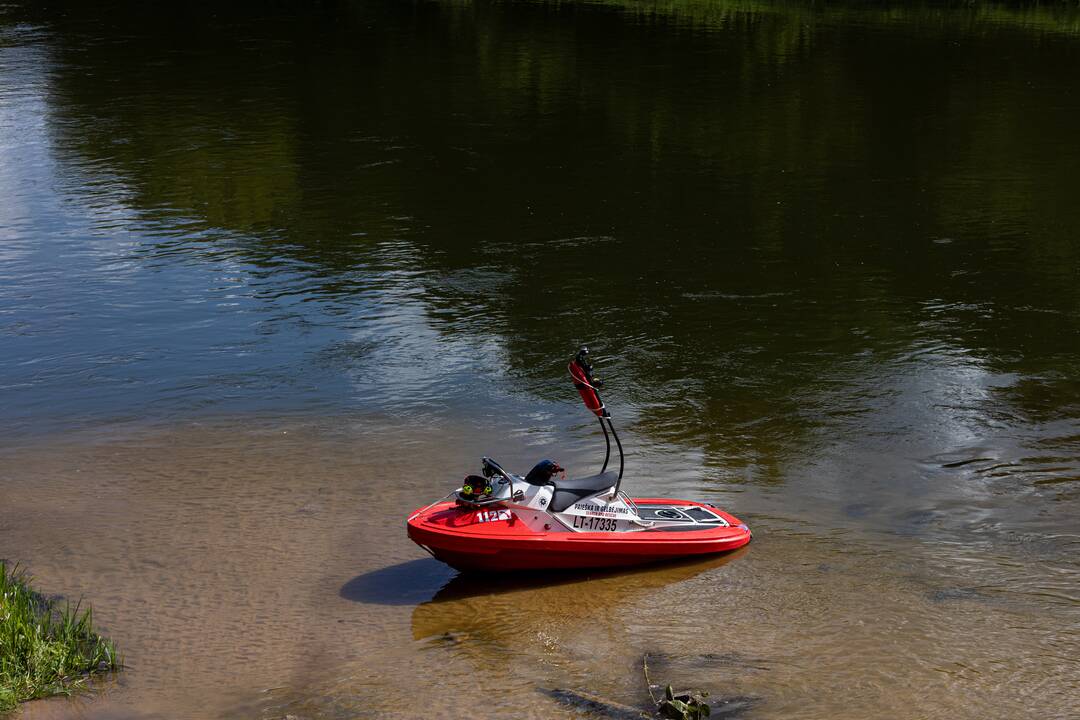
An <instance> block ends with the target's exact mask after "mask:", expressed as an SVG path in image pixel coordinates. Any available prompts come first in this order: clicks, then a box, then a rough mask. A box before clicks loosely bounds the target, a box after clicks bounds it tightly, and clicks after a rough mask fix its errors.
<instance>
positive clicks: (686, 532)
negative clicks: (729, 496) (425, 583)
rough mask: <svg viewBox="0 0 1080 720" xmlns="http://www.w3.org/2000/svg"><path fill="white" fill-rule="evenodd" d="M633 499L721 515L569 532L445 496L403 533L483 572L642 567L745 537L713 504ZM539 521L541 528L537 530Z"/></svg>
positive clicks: (728, 546)
mask: <svg viewBox="0 0 1080 720" xmlns="http://www.w3.org/2000/svg"><path fill="white" fill-rule="evenodd" d="M634 503H635V504H636V505H637V506H638V507H639V508H640V510H641V512H642V516H646V515H647V514H648V515H652V516H654V517H655V516H656V513H657V511H658V510H662V509H664V508H673V509H674V508H681V509H683V510H689V514H690V516H691V517H693V516H694V515H695V514H696V515H697V516H698V517H708V516H711V517H718V518H719V520H712V521H709V522H693V523H685V522H682V523H673V522H664V521H662V520H658V521H654V522H653V524H652V526H650V527H648V528H645V529H641V530H634V531H622V532H602V531H601V532H572V531H570V530H568V529H566V528H565V527H563V526H561V525H560V524H558V521H557V520H555V519H554V518H551V517H550V516H549V517H547V518H546V521H545V518H544V516H543V514H542V513H540V512H537V511H533V510H529V509H526V508H513V509H512V510H511V509H502V510H498V509H495V510H483V509H477V508H472V507H467V506H461V505H458V504H456V503H454V502H452V501H446V502H441V503H437V504H435V505H434V506H431V507H429V508H424V509H421V510H417V511H416V512H414V513H413V515H412V516H411V517H410V518H409V520H408V532H409V537H410V538H411V539H412V540H413V542H415V543H416V544H417V545H420V546H421V547H422V548H424V549H425V550H427V551H428V552H430V553H431V554H432V555H433V556H434V557H435V558H436V559H438V560H441V561H442V562H444V563H446V564H447V565H450V566H451V567H454V568H456V569H458V570H463V571H488V572H492V571H512V570H555V569H569V568H581V569H584V568H607V567H626V566H632V565H644V564H648V563H656V562H662V561H665V560H674V559H678V558H687V557H692V556H705V555H715V554H718V553H725V552H730V551H732V550H735V549H737V548H740V547H742V546H743V545H746V544H747V543H748V542H750V538H751V534H750V530H749V528H747V527H746V525H745V524H744V523H743V522H742V521H741V520H739V519H738V518H736V517H734V516H733V515H729V514H728V513H725V512H724V511H722V510H719V509H718V508H715V507H713V506H711V505H707V504H705V503H695V502H692V501H688V500H673V499H666V498H635V499H634ZM694 508H702V509H704V510H705V512H701V511H695V510H694ZM525 516H528V517H525ZM538 525H539V526H541V527H546V529H544V530H538V529H536V528H537V526H538ZM553 526H554V527H553Z"/></svg>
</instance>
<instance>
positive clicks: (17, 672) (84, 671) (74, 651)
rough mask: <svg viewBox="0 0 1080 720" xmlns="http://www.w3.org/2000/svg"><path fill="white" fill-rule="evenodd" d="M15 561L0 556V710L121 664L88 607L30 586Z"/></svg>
mask: <svg viewBox="0 0 1080 720" xmlns="http://www.w3.org/2000/svg"><path fill="white" fill-rule="evenodd" d="M29 583H30V578H29V577H28V576H27V575H26V574H25V573H23V572H20V571H19V568H18V566H15V567H12V568H10V569H9V568H8V566H7V564H6V563H4V562H0V713H2V712H4V711H7V710H11V709H13V708H14V707H15V706H16V704H18V703H19V702H22V701H23V700H32V699H34V698H41V697H47V696H49V695H63V694H68V693H70V692H72V691H73V690H75V689H77V688H79V687H80V686H83V685H84V684H85V683H86V679H87V677H88V676H89V675H90V673H94V672H108V671H111V670H116V669H118V668H119V667H120V661H119V659H118V658H117V656H116V648H115V647H114V646H113V644H112V642H110V641H109V640H106V639H104V638H102V637H101V636H99V635H97V634H96V633H95V632H94V628H93V615H92V613H91V611H90V610H89V609H87V610H80V608H79V606H78V605H76V606H75V607H71V605H69V604H65V605H64V606H63V607H62V608H61V607H59V606H58V604H57V603H54V602H51V601H48V600H46V599H45V598H43V597H42V596H41V595H39V594H38V593H36V592H34V591H33V590H32V589H31V588H30V585H29Z"/></svg>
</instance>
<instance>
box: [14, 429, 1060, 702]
mask: <svg viewBox="0 0 1080 720" xmlns="http://www.w3.org/2000/svg"><path fill="white" fill-rule="evenodd" d="M483 445H484V443H483V442H482V439H480V438H477V437H475V436H469V434H468V433H466V432H464V431H461V432H458V433H457V434H455V432H454V431H453V430H450V431H447V432H445V433H443V434H442V435H439V436H435V437H432V436H430V435H428V434H424V433H419V432H417V431H415V430H409V429H408V428H407V427H404V426H398V425H395V424H394V423H392V422H387V421H386V420H385V419H381V418H372V419H370V420H367V421H358V420H356V419H353V420H351V421H349V422H347V423H345V422H342V423H331V422H325V423H311V422H308V423H304V422H300V421H278V422H273V421H267V420H254V419H245V420H242V421H240V420H233V421H226V420H216V421H212V422H210V421H208V422H206V423H201V424H192V425H185V426H182V427H177V428H173V429H169V430H164V429H155V430H153V431H131V430H129V431H127V432H126V433H124V434H120V435H119V436H116V435H112V434H111V435H110V436H108V437H102V436H93V435H88V434H84V435H82V436H74V437H71V438H68V439H57V438H50V439H48V441H47V442H44V443H41V444H31V445H29V446H23V447H18V448H12V447H8V448H6V449H4V450H3V451H2V454H0V468H2V470H0V483H2V485H0V486H2V487H3V488H4V497H3V500H4V502H3V503H2V505H0V531H2V533H3V538H4V551H5V553H7V554H9V555H12V556H14V557H18V558H20V559H21V560H22V561H23V562H24V563H25V564H26V565H27V566H28V567H29V569H30V570H31V571H32V572H33V574H34V575H35V576H36V577H37V580H38V584H39V585H40V586H41V587H42V588H46V589H47V590H48V591H49V592H54V593H60V594H62V595H64V596H65V597H69V598H77V597H82V598H85V599H86V600H89V601H92V603H93V605H94V607H95V616H96V618H97V620H98V622H99V623H100V624H101V626H102V628H103V629H104V630H105V631H106V632H107V633H109V634H110V635H112V636H113V637H115V638H116V639H117V641H118V642H119V644H120V646H121V648H122V650H123V652H124V654H125V661H126V663H127V664H128V665H129V668H128V669H127V670H125V671H124V672H123V673H121V674H120V675H119V677H118V678H117V679H116V680H115V681H113V682H110V683H106V684H105V686H104V688H103V690H104V692H103V693H101V694H99V695H95V696H91V697H83V698H79V699H76V700H72V701H68V700H59V701H49V702H45V703H39V704H36V705H31V706H27V707H26V708H25V710H24V712H25V716H26V717H28V718H39V717H49V718H51V717H72V716H75V717H85V718H114V717H115V718H126V717H140V718H142V717H169V718H172V717H188V718H203V717H205V718H213V717H223V718H232V717H260V718H278V717H283V716H285V715H287V714H292V715H296V716H300V717H312V718H321V717H462V716H474V717H538V718H539V717H581V716H582V715H581V714H580V711H578V710H575V709H573V708H568V707H566V706H564V705H560V704H559V703H558V702H556V701H555V700H553V699H551V698H550V697H549V696H548V695H546V694H544V693H543V692H541V691H542V690H545V689H555V688H569V689H578V690H586V691H589V692H593V693H598V694H600V695H602V696H605V697H608V698H611V699H614V700H617V701H620V702H624V703H629V704H640V702H641V701H642V700H643V699H644V692H645V691H644V685H643V682H642V680H641V675H640V665H639V663H640V660H641V657H642V655H643V654H644V653H650V654H651V655H652V656H653V658H654V659H653V663H652V665H653V675H654V677H660V678H669V679H671V680H672V681H674V682H675V683H676V684H683V685H697V686H700V687H704V688H707V689H709V690H710V691H712V693H713V694H714V695H719V696H739V697H753V698H758V700H757V701H756V704H755V705H754V706H753V707H752V708H751V709H750V710H749V711H748V712H747V717H808V718H818V717H820V718H826V717H829V718H865V717H920V718H938V717H940V718H946V717H948V718H985V717H1024V716H1036V717H1043V718H1051V717H1053V718H1067V717H1070V716H1075V710H1076V708H1077V698H1078V696H1080V664H1078V658H1080V627H1078V623H1080V613H1078V608H1080V597H1078V593H1077V585H1076V580H1077V573H1076V569H1075V565H1069V564H1066V563H1062V562H1054V561H1047V553H1046V551H1045V550H1046V549H1045V548H1040V547H1037V546H1036V547H1031V546H1030V543H1013V544H1009V543H1001V544H999V545H997V546H995V547H992V548H985V547H984V548H973V547H970V546H968V547H962V546H951V545H950V544H949V543H926V542H924V541H922V540H921V539H919V538H917V537H914V536H912V537H907V538H905V537H903V536H901V535H897V534H894V533H888V534H885V533H874V532H871V531H867V530H864V529H859V528H858V527H857V526H853V525H851V523H844V522H843V521H842V519H839V518H838V519H836V524H835V525H834V526H833V527H832V528H828V527H827V525H828V524H829V522H830V518H828V517H824V516H816V517H813V518H809V517H808V518H805V519H804V518H799V517H797V516H792V515H785V514H783V513H780V514H777V515H771V514H770V513H771V512H772V511H773V510H775V508H773V507H772V501H770V500H769V499H768V498H767V497H765V496H762V495H756V494H754V493H744V494H742V495H741V496H739V497H740V500H739V506H736V507H732V508H731V509H732V510H734V511H735V512H738V513H739V514H740V515H743V516H744V518H745V519H748V520H750V521H751V523H753V525H754V528H755V530H756V537H755V541H754V542H753V543H752V544H751V545H750V546H749V547H748V548H747V549H745V550H743V551H739V552H737V553H736V554H735V555H733V556H730V557H726V558H720V559H714V560H708V561H705V562H700V563H690V564H676V565H672V566H661V567H656V568H649V569H644V570H641V571H637V572H628V573H617V574H605V573H598V574H591V575H579V576H571V577H569V578H563V577H553V576H547V577H543V578H540V579H537V580H509V581H507V580H495V579H490V578H479V579H473V578H467V577H459V576H456V574H455V573H454V572H453V571H450V570H449V569H447V568H445V567H443V566H441V565H440V564H438V563H437V562H435V561H434V560H432V559H429V558H427V557H426V556H425V555H424V554H423V553H422V552H421V551H420V550H419V549H418V548H416V547H415V546H413V545H412V544H411V543H410V542H409V541H408V539H407V538H406V536H405V532H404V528H403V519H404V517H405V516H406V515H407V513H408V511H409V510H410V509H411V508H412V507H414V506H416V505H418V504H420V502H421V501H422V499H423V498H426V497H435V496H437V494H441V491H442V490H443V489H444V488H445V487H446V486H447V485H448V484H449V483H451V482H452V481H453V479H454V477H455V475H456V474H459V473H455V472H454V471H453V470H452V469H448V468H447V466H446V465H445V464H444V463H449V462H453V463H459V462H460V463H465V462H468V458H470V457H474V456H477V455H479V453H480V452H481V450H480V448H482V447H483ZM530 452H532V451H530V450H529V449H528V448H527V447H525V445H524V444H522V443H518V444H517V445H515V444H513V443H511V444H510V445H509V446H504V450H503V454H502V457H504V458H509V459H510V460H512V461H515V464H516V461H517V460H518V458H524V457H529V456H530ZM575 459H577V458H575ZM687 461H688V462H689V460H688V459H687ZM465 469H468V467H465ZM646 484H647V482H646V481H644V480H640V481H638V482H637V483H636V485H637V487H639V488H640V487H642V486H644V485H646ZM1048 541H1049V542H1057V543H1061V542H1065V543H1071V546H1072V547H1073V548H1075V547H1077V545H1078V543H1080V535H1072V536H1070V537H1068V538H1061V537H1058V538H1056V539H1054V538H1051V539H1049V540H1048ZM1059 547H1060V546H1059ZM1052 556H1053V554H1051V557H1052Z"/></svg>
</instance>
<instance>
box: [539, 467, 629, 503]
mask: <svg viewBox="0 0 1080 720" xmlns="http://www.w3.org/2000/svg"><path fill="white" fill-rule="evenodd" d="M618 479H619V474H618V473H616V472H614V471H612V470H609V471H607V472H604V473H600V474H598V475H589V476H588V477H582V478H570V479H567V480H553V481H552V483H551V484H552V485H554V486H555V494H554V495H553V496H552V498H551V510H552V512H562V511H563V510H565V509H566V508H568V507H570V506H571V505H573V504H574V503H576V502H577V501H578V500H581V499H582V498H585V497H588V496H590V495H595V494H596V493H598V492H600V491H601V490H607V489H608V488H610V487H614V485H615V483H616V482H617V481H618Z"/></svg>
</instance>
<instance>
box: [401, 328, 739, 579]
mask: <svg viewBox="0 0 1080 720" xmlns="http://www.w3.org/2000/svg"><path fill="white" fill-rule="evenodd" d="M588 354H589V350H588V348H582V349H581V350H580V351H579V352H578V354H577V355H576V356H575V357H574V359H573V360H571V361H570V365H569V366H568V369H569V370H570V377H571V378H573V381H574V385H575V387H577V389H578V392H580V393H581V398H582V400H584V401H585V406H586V407H587V408H588V409H589V410H591V411H592V412H593V414H595V415H596V417H597V418H598V419H599V420H600V427H601V428H602V429H603V431H604V440H605V442H606V445H607V450H606V452H605V454H604V466H603V468H601V470H600V472H599V473H597V474H596V475H590V476H588V477H581V478H576V479H567V478H566V474H565V471H564V470H563V468H561V467H559V465H558V464H557V463H555V462H553V461H551V460H543V461H541V462H540V463H538V464H537V465H536V467H534V468H533V469H532V470H530V471H529V473H528V474H527V475H525V476H524V477H521V476H519V475H514V474H512V473H509V472H507V471H506V470H504V469H503V468H502V467H501V466H500V465H499V464H498V463H497V462H495V461H494V460H492V459H491V458H486V457H485V458H483V459H482V461H481V473H482V474H481V475H469V476H468V477H466V478H465V482H464V483H463V485H462V486H461V487H460V488H458V489H457V490H454V491H452V492H451V493H450V494H449V495H447V496H446V497H445V498H443V499H441V500H437V501H435V502H434V503H432V504H431V505H428V506H427V507H424V508H421V509H420V510H417V511H416V512H414V513H413V514H412V515H411V516H409V519H408V523H407V525H408V530H409V537H410V538H411V539H412V541H413V542H415V543H416V544H417V545H419V546H420V547H422V548H423V549H424V550H427V551H428V552H429V553H431V554H432V555H433V556H434V557H435V558H436V559H438V560H441V561H442V562H444V563H446V564H447V565H450V566H451V567H454V568H457V569H458V570H484V571H495V570H540V569H557V568H602V567H618V566H626V565H641V564H644V563H653V562H659V561H662V560H672V559H675V558H686V557H689V556H694V555H714V554H716V553H723V552H729V551H731V550H735V549H736V548H740V547H742V546H743V545H745V544H747V543H748V542H750V529H749V528H748V527H747V526H746V525H745V523H743V522H742V521H740V520H739V519H738V518H736V517H735V516H733V515H729V514H728V513H726V512H724V511H723V510H721V509H719V508H717V507H715V506H713V505H710V504H709V503H702V502H694V501H692V500H673V499H670V498H633V499H631V498H630V497H628V496H627V495H626V493H624V492H622V491H621V490H620V489H619V487H620V485H621V484H622V477H623V460H624V459H623V448H622V443H621V442H620V441H619V436H618V434H616V432H615V426H614V425H612V423H611V413H609V412H608V410H607V408H606V407H604V403H603V401H602V400H601V399H600V393H599V388H600V387H601V385H600V382H599V381H598V380H597V379H596V378H594V377H593V368H592V366H591V365H590V364H589V362H588ZM612 438H614V439H615V445H616V446H617V447H618V449H619V471H618V472H617V473H616V472H614V471H611V470H608V462H609V460H610V459H611V439H612Z"/></svg>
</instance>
